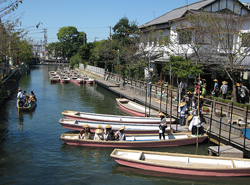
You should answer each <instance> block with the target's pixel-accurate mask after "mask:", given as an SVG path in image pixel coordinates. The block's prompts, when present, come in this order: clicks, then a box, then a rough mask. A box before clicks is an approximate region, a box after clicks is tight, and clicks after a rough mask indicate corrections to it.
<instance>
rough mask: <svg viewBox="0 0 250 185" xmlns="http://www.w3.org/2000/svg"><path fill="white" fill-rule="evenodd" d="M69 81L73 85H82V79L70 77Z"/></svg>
mask: <svg viewBox="0 0 250 185" xmlns="http://www.w3.org/2000/svg"><path fill="white" fill-rule="evenodd" d="M70 81H71V82H73V83H75V84H83V78H81V77H77V76H71V77H70Z"/></svg>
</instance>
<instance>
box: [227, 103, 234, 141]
mask: <svg viewBox="0 0 250 185" xmlns="http://www.w3.org/2000/svg"><path fill="white" fill-rule="evenodd" d="M233 107H234V104H233V102H232V106H231V115H230V127H229V136H228V140H229V143H230V140H231V129H232V121H233Z"/></svg>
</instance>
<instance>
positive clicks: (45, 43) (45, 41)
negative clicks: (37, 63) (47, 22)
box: [43, 28, 47, 59]
mask: <svg viewBox="0 0 250 185" xmlns="http://www.w3.org/2000/svg"><path fill="white" fill-rule="evenodd" d="M43 32H44V59H46V46H47V28H44V29H43Z"/></svg>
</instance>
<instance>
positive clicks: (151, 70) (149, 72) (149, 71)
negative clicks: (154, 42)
mask: <svg viewBox="0 0 250 185" xmlns="http://www.w3.org/2000/svg"><path fill="white" fill-rule="evenodd" d="M150 62H151V52H149V62H148V94H149V78H150V74H151V72H153V69H151V68H150ZM148 94H147V96H148Z"/></svg>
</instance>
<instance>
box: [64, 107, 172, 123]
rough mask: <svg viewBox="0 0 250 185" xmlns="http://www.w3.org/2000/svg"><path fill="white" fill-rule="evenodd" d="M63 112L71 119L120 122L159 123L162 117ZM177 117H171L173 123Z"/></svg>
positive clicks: (168, 119) (167, 119) (168, 121)
mask: <svg viewBox="0 0 250 185" xmlns="http://www.w3.org/2000/svg"><path fill="white" fill-rule="evenodd" d="M62 114H63V115H64V116H65V117H66V118H69V119H77V120H86V121H104V122H120V123H143V124H159V123H160V122H161V118H157V117H134V116H121V115H109V114H95V113H89V112H78V111H69V110H66V111H64V112H62ZM166 121H167V123H170V118H166ZM173 122H175V119H173V118H172V119H171V123H173Z"/></svg>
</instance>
